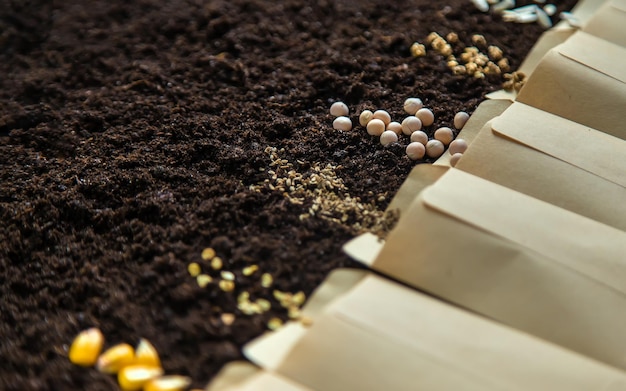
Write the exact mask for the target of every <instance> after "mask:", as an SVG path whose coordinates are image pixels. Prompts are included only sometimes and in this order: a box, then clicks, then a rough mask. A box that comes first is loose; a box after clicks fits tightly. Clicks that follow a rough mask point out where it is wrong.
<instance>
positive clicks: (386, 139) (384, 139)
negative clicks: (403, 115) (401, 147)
mask: <svg viewBox="0 0 626 391" xmlns="http://www.w3.org/2000/svg"><path fill="white" fill-rule="evenodd" d="M397 142H398V134H397V133H396V132H394V131H393V130H385V131H384V132H383V134H381V135H380V143H381V144H382V145H385V146H387V145H389V144H391V143H397Z"/></svg>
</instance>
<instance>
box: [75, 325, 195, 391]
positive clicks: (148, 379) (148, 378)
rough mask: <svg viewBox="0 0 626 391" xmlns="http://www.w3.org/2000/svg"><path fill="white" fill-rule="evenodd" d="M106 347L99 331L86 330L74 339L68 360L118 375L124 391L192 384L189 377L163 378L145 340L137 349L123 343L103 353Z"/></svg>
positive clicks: (173, 390)
mask: <svg viewBox="0 0 626 391" xmlns="http://www.w3.org/2000/svg"><path fill="white" fill-rule="evenodd" d="M103 346H104V336H103V335H102V332H101V331H100V330H98V329H97V328H91V329H87V330H84V331H82V332H81V333H79V334H78V336H76V338H74V341H73V342H72V345H71V346H70V349H69V359H70V361H71V362H72V363H73V364H75V365H80V366H84V367H91V366H94V365H95V367H96V369H97V370H98V371H100V372H103V373H108V374H111V375H117V380H118V384H119V386H120V388H121V389H122V390H123V391H137V390H143V391H183V390H186V389H187V387H189V385H190V384H191V379H189V378H188V377H186V376H178V375H168V376H164V375H163V368H162V367H161V360H160V359H159V354H158V353H157V351H156V349H155V348H154V346H152V344H151V343H150V342H148V340H146V339H143V338H142V339H140V340H139V344H137V348H136V349H133V347H132V346H130V345H129V344H127V343H121V344H118V345H115V346H113V347H111V348H109V349H107V350H106V351H105V352H103V353H100V352H101V351H102V347H103ZM192 391H193V390H192Z"/></svg>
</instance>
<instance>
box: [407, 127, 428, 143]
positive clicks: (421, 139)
mask: <svg viewBox="0 0 626 391" xmlns="http://www.w3.org/2000/svg"><path fill="white" fill-rule="evenodd" d="M411 142H412V143H415V142H417V143H420V144H422V145H424V146H426V143H428V135H427V134H426V133H425V132H422V131H421V130H416V131H415V132H413V133H411Z"/></svg>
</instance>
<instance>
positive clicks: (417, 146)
mask: <svg viewBox="0 0 626 391" xmlns="http://www.w3.org/2000/svg"><path fill="white" fill-rule="evenodd" d="M425 154H426V147H424V144H422V143H418V142H413V143H411V144H409V145H407V146H406V155H407V156H408V157H409V159H411V160H419V159H421V158H423V157H424V155H425Z"/></svg>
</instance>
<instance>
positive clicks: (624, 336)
mask: <svg viewBox="0 0 626 391" xmlns="http://www.w3.org/2000/svg"><path fill="white" fill-rule="evenodd" d="M461 160H463V159H461ZM624 254H626V233H624V232H623V231H620V230H617V229H615V228H612V227H610V226H607V225H604V224H601V223H598V222H596V221H593V220H591V219H587V218H585V217H582V216H580V215H577V214H575V213H572V212H569V211H566V210H564V209H560V208H558V207H555V206H553V205H550V204H548V203H545V202H542V201H539V200H537V199H534V198H531V197H528V196H526V195H524V194H521V193H518V192H515V191H513V190H510V189H507V188H504V187H502V186H499V185H496V184H494V183H492V182H489V181H486V180H483V179H481V178H478V177H475V176H473V175H470V174H467V173H464V172H462V171H459V170H457V169H450V170H448V172H447V173H446V174H444V175H443V176H442V177H441V178H440V179H439V180H438V181H437V182H436V183H435V184H434V185H432V186H430V187H428V188H426V189H425V190H424V191H423V192H422V193H421V194H420V195H419V197H418V198H416V199H415V201H414V203H413V204H412V205H411V208H410V209H409V211H408V212H407V213H406V214H405V215H403V216H402V217H401V219H400V221H399V222H398V224H397V226H396V228H395V229H394V230H393V231H392V232H391V234H390V235H389V236H388V238H387V241H386V243H385V245H384V247H383V248H382V250H381V252H380V254H379V256H378V257H377V258H376V259H375V260H374V261H373V263H371V264H369V266H371V267H372V268H373V269H375V270H377V271H379V272H382V273H384V274H387V275H389V276H391V277H394V278H396V279H398V280H400V281H403V282H405V283H407V284H409V285H411V286H414V287H416V288H419V289H422V290H424V291H426V292H429V293H432V294H434V295H436V296H438V297H441V298H442V299H444V300H448V301H450V302H453V303H456V304H458V305H460V306H463V307H466V308H468V309H471V310H473V311H476V312H478V313H480V314H483V315H485V316H488V317H490V318H493V319H495V320H497V321H500V322H502V323H504V324H507V325H509V326H512V327H515V328H517V329H519V330H522V331H524V332H528V333H530V334H533V335H536V336H538V337H540V338H543V339H546V340H549V341H551V342H554V343H557V344H559V345H561V346H564V347H566V348H568V349H571V350H574V351H577V352H579V353H581V354H584V355H587V356H589V357H592V358H595V359H597V360H600V361H603V362H605V363H608V364H610V365H613V366H615V367H619V368H623V369H624V368H626V355H625V354H624V352H626V333H624V327H625V326H626V312H625V311H621V310H620V309H622V308H626V257H625V256H624Z"/></svg>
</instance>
